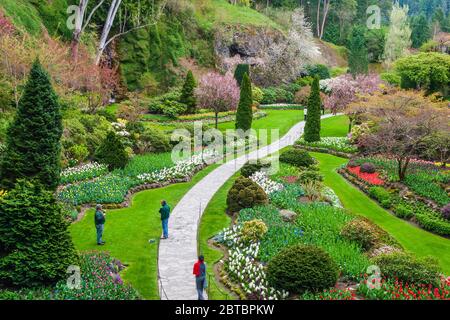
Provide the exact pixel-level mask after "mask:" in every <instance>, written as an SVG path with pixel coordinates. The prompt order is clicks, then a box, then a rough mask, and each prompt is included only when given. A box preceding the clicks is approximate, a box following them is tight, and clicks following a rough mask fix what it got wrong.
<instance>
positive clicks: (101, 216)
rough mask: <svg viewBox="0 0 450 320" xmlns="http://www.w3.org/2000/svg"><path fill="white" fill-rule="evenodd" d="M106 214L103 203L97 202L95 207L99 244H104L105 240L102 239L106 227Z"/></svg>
mask: <svg viewBox="0 0 450 320" xmlns="http://www.w3.org/2000/svg"><path fill="white" fill-rule="evenodd" d="M105 216H106V213H105V212H104V211H103V208H102V205H101V204H97V206H96V207H95V216H94V219H95V228H96V229H97V244H98V245H99V246H101V245H104V244H105V241H103V240H102V236H103V230H104V228H105Z"/></svg>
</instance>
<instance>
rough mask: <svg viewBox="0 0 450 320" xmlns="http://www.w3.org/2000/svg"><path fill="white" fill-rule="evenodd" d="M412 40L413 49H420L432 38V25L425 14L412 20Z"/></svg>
mask: <svg viewBox="0 0 450 320" xmlns="http://www.w3.org/2000/svg"><path fill="white" fill-rule="evenodd" d="M411 31H412V32H411V40H412V46H413V48H420V46H421V45H422V44H424V43H425V42H427V41H428V39H430V37H431V30H430V25H429V24H428V21H427V18H426V17H425V15H424V14H421V15H420V16H416V17H412V19H411Z"/></svg>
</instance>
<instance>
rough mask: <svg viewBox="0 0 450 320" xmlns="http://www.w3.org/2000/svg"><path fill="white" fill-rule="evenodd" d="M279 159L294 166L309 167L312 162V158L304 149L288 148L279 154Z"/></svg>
mask: <svg viewBox="0 0 450 320" xmlns="http://www.w3.org/2000/svg"><path fill="white" fill-rule="evenodd" d="M280 161H281V162H284V163H288V164H291V165H293V166H296V167H309V166H311V165H313V164H314V158H313V157H311V156H310V155H309V153H308V152H306V151H305V150H300V149H290V150H287V151H285V152H283V153H282V154H281V155H280Z"/></svg>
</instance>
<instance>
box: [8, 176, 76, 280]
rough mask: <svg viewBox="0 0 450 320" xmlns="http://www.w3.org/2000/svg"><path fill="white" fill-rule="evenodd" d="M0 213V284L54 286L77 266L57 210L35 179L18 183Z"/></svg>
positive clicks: (71, 246)
mask: <svg viewBox="0 0 450 320" xmlns="http://www.w3.org/2000/svg"><path fill="white" fill-rule="evenodd" d="M0 212H1V214H0V256H1V259H0V285H6V286H26V287H31V286H42V285H49V284H54V283H55V282H57V281H58V280H61V279H63V278H64V277H65V276H66V271H67V267H68V266H70V265H76V264H77V254H76V251H75V247H74V245H73V243H72V238H71V236H70V234H69V231H68V229H67V227H68V222H67V221H66V220H65V219H64V216H63V213H62V210H61V207H60V205H59V204H58V203H57V202H56V199H55V196H54V194H53V191H49V190H46V187H45V186H43V185H42V184H40V183H39V182H38V181H37V180H33V181H28V180H18V181H17V182H16V184H15V187H14V189H12V190H10V191H9V192H8V193H7V194H6V195H5V196H3V197H1V198H0Z"/></svg>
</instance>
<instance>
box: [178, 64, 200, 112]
mask: <svg viewBox="0 0 450 320" xmlns="http://www.w3.org/2000/svg"><path fill="white" fill-rule="evenodd" d="M196 87H197V83H196V82H195V79H194V75H193V74H192V71H191V70H189V72H188V74H187V76H186V80H185V81H184V85H183V89H181V96H180V102H181V103H183V104H184V105H186V113H188V114H193V113H195V111H196V105H197V99H196V98H195V95H194V92H195V88H196Z"/></svg>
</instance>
